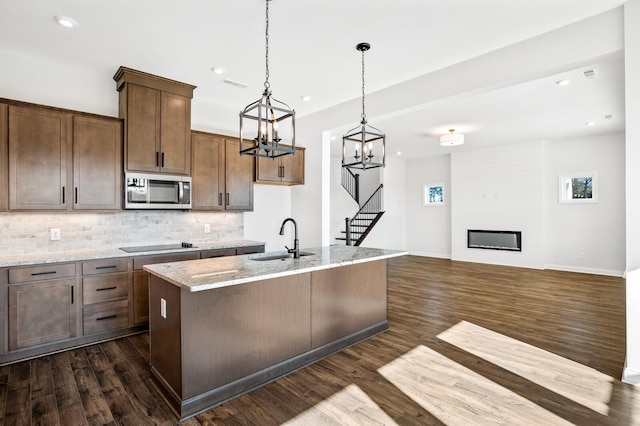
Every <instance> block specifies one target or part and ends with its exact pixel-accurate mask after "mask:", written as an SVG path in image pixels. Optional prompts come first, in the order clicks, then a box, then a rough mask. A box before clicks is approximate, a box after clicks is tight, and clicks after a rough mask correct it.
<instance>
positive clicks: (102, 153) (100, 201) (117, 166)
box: [73, 116, 122, 210]
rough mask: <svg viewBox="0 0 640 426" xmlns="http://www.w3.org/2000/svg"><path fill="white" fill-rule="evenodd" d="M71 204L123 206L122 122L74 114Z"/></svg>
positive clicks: (79, 207) (103, 207)
mask: <svg viewBox="0 0 640 426" xmlns="http://www.w3.org/2000/svg"><path fill="white" fill-rule="evenodd" d="M73 191H74V193H73V208H74V210H82V209H99V210H119V209H120V208H121V207H122V123H121V122H120V121H119V120H110V119H100V118H93V117H83V116H75V117H74V118H73Z"/></svg>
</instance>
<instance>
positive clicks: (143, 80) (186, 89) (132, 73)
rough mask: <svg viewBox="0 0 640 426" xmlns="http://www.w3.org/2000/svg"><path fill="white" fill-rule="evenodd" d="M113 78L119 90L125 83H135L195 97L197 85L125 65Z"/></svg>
mask: <svg viewBox="0 0 640 426" xmlns="http://www.w3.org/2000/svg"><path fill="white" fill-rule="evenodd" d="M113 79H114V80H115V81H116V89H117V90H118V92H119V91H121V90H122V89H123V87H124V84H125V83H133V84H138V85H140V86H145V87H150V88H152V89H158V90H162V91H164V92H171V93H175V94H177V95H181V96H186V97H188V98H193V90H194V89H195V88H196V87H197V86H193V85H191V84H187V83H182V82H179V81H176V80H171V79H168V78H165V77H159V76H157V75H153V74H149V73H146V72H142V71H138V70H134V69H131V68H127V67H124V66H120V68H118V71H117V72H116V73H115V75H114V76H113Z"/></svg>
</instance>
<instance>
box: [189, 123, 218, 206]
mask: <svg viewBox="0 0 640 426" xmlns="http://www.w3.org/2000/svg"><path fill="white" fill-rule="evenodd" d="M191 149H192V154H193V156H192V157H193V158H192V160H191V183H192V185H191V194H192V199H191V206H192V209H193V210H214V211H215V210H224V208H225V202H226V190H225V166H224V162H225V141H224V137H223V136H218V135H213V134H210V133H203V132H192V133H191Z"/></svg>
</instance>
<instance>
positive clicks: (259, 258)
mask: <svg viewBox="0 0 640 426" xmlns="http://www.w3.org/2000/svg"><path fill="white" fill-rule="evenodd" d="M313 255H314V253H307V252H300V257H303V256H313ZM285 259H293V253H271V254H270V253H266V254H260V255H257V256H252V257H249V260H257V261H260V262H264V261H267V260H285Z"/></svg>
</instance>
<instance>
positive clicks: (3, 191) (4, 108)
mask: <svg viewBox="0 0 640 426" xmlns="http://www.w3.org/2000/svg"><path fill="white" fill-rule="evenodd" d="M8 190H9V105H7V104H2V103H0V211H7V209H8V208H9V191H8Z"/></svg>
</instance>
